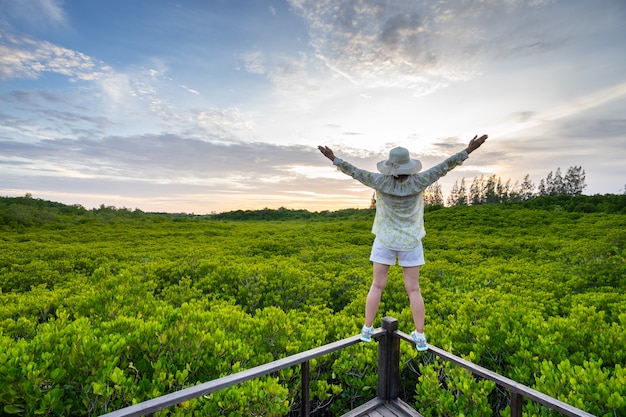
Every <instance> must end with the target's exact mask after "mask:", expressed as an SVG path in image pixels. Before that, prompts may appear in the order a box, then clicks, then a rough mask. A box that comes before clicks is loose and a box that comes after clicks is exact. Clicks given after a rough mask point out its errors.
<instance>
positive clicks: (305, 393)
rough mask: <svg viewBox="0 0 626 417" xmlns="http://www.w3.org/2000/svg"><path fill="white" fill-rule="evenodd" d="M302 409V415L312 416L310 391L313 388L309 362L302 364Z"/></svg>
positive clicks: (304, 416) (305, 416)
mask: <svg viewBox="0 0 626 417" xmlns="http://www.w3.org/2000/svg"><path fill="white" fill-rule="evenodd" d="M301 370H302V406H301V407H302V409H301V410H300V415H301V416H303V417H309V416H310V415H311V400H310V398H309V395H310V394H309V389H310V386H311V364H310V362H309V361H304V362H302V365H301Z"/></svg>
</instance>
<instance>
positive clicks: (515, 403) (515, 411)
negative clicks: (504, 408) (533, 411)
mask: <svg viewBox="0 0 626 417" xmlns="http://www.w3.org/2000/svg"><path fill="white" fill-rule="evenodd" d="M523 401H524V397H523V396H522V394H520V393H519V392H513V391H511V417H522V402H523Z"/></svg>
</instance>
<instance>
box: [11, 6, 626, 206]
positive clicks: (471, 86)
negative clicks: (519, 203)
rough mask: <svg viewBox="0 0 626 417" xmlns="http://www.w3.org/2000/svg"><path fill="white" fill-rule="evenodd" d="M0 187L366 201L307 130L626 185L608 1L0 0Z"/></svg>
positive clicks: (621, 34) (621, 16)
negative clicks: (576, 171) (479, 139)
mask: <svg viewBox="0 0 626 417" xmlns="http://www.w3.org/2000/svg"><path fill="white" fill-rule="evenodd" d="M0 9H2V11H1V13H0V195H7V196H21V195H24V194H26V193H31V194H32V195H33V196H34V197H36V198H43V199H49V200H53V201H60V202H63V203H67V204H81V205H83V206H85V207H87V208H91V207H97V206H99V205H101V204H104V205H107V206H111V205H112V206H116V207H127V208H131V209H133V208H139V209H141V210H144V211H168V212H187V213H198V214H203V213H210V212H216V211H218V212H219V211H227V210H235V209H257V208H263V207H270V208H278V207H287V208H306V209H309V210H327V209H329V210H334V209H341V208H346V207H361V208H363V207H367V206H368V205H369V201H370V198H371V194H372V193H371V191H370V190H368V189H366V188H365V187H363V186H361V185H360V184H358V183H356V182H355V181H354V180H352V179H350V178H348V177H346V176H345V175H343V174H340V173H338V172H337V171H336V170H335V169H334V167H333V166H332V165H331V164H330V163H329V161H328V160H326V159H325V158H324V157H323V156H322V155H321V154H320V153H319V152H318V151H317V149H316V146H317V145H318V144H324V145H328V146H330V147H332V148H333V149H334V150H335V153H336V154H337V155H338V156H340V157H342V158H344V159H346V160H349V161H351V162H353V163H354V164H355V165H357V166H359V167H362V168H365V169H370V170H375V164H376V162H377V161H379V160H382V159H385V157H386V155H387V152H388V150H389V149H390V148H391V147H393V146H405V147H407V148H409V149H410V150H411V152H412V155H413V157H415V158H418V159H420V160H421V161H422V163H423V165H424V166H425V167H426V168H428V167H429V166H432V165H434V164H436V163H437V162H439V161H441V160H442V159H443V158H445V157H447V156H448V155H450V154H452V153H454V152H457V151H459V150H461V149H463V148H464V147H465V145H466V144H467V142H468V141H469V139H470V138H471V137H472V136H474V135H475V134H482V133H487V134H489V136H490V139H489V140H488V141H487V143H486V144H485V145H484V147H483V148H481V149H480V150H478V151H477V152H476V153H474V154H472V156H471V158H470V159H468V160H467V161H466V162H465V163H464V164H463V166H462V167H459V168H457V169H456V170H455V171H453V172H451V173H450V174H448V175H447V176H446V177H444V178H443V179H442V180H441V181H440V183H441V185H442V188H443V190H444V193H447V192H448V191H449V190H450V188H451V186H452V184H453V183H454V182H455V181H458V180H460V179H461V178H463V177H464V178H466V181H468V182H471V179H473V178H474V177H476V176H480V175H486V176H488V175H496V176H498V177H500V178H501V179H502V180H504V181H506V180H508V179H511V180H512V182H515V181H519V182H522V180H523V179H524V177H525V176H526V175H527V174H528V175H530V178H531V180H533V182H535V184H536V185H538V183H539V181H540V180H541V179H542V178H545V177H546V176H547V174H548V172H550V171H555V170H556V169H557V168H559V167H560V168H561V170H562V171H563V172H565V171H566V170H567V168H568V167H570V166H582V167H583V169H584V170H585V172H586V183H587V188H586V190H585V193H586V194H598V193H600V194H604V193H622V192H623V191H624V186H625V185H626V163H624V161H625V160H626V112H625V110H626V46H624V45H626V25H624V24H623V22H624V21H626V2H624V1H623V0H596V1H588V0H545V1H544V0H535V1H526V0H508V1H502V0H485V1H474V2H472V1H468V2H459V1H456V0H442V1H437V2H434V1H423V0H422V1H419V0H417V1H415V0H412V1H408V0H405V1H400V0H353V1H336V0H332V1H331V0H288V1H278V0H276V1H264V0H248V1H243V0H223V1H221V0H212V1H200V0H197V1H185V0H180V1H166V0H163V1H148V0H143V1H140V0H133V1H128V0H124V1H119V0H107V1H104V0H101V1H97V0H91V1H84V0H66V1H60V0H21V1H19V2H18V1H9V0H0Z"/></svg>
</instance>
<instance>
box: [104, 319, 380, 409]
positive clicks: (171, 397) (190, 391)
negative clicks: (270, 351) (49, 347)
mask: <svg viewBox="0 0 626 417" xmlns="http://www.w3.org/2000/svg"><path fill="white" fill-rule="evenodd" d="M383 333H385V331H384V330H382V329H376V330H375V331H374V335H373V337H374V338H377V337H380V335H381V334H383ZM360 341H361V340H360V336H352V337H349V338H347V339H342V340H339V341H337V342H334V343H330V344H327V345H324V346H320V347H318V348H315V349H311V350H307V351H305V352H301V353H297V354H295V355H291V356H288V357H286V358H283V359H279V360H276V361H274V362H270V363H266V364H264V365H259V366H257V367H254V368H250V369H247V370H245V371H240V372H237V373H235V374H232V375H228V376H225V377H222V378H219V379H214V380H212V381H209V382H205V383H203V384H199V385H194V386H193V387H189V388H184V389H182V390H179V391H176V392H172V393H170V394H165V395H162V396H160V397H157V398H153V399H151V400H147V401H144V402H141V403H138V404H135V405H132V406H129V407H126V408H121V409H119V410H116V411H113V412H110V413H107V414H104V415H103V416H102V417H139V416H145V415H148V414H150V413H154V412H156V411H159V410H162V409H164V408H167V407H170V406H173V405H177V404H180V403H182V402H184V401H189V400H192V399H194V398H198V397H201V396H203V395H207V394H210V393H212V392H216V391H219V390H221V389H224V388H228V387H232V386H233V385H237V384H240V383H242V382H246V381H249V380H251V379H255V378H259V377H262V376H265V375H269V374H272V373H274V372H277V371H280V370H282V369H286V368H289V367H292V366H296V365H299V364H302V363H304V362H308V361H310V360H311V359H315V358H318V357H320V356H324V355H327V354H329V353H333V352H335V351H337V350H341V349H345V348H347V347H348V346H352V345H355V344H357V343H359V342H360ZM307 386H308V383H307Z"/></svg>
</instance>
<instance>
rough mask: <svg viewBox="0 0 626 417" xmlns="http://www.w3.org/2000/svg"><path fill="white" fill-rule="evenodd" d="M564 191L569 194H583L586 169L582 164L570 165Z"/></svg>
mask: <svg viewBox="0 0 626 417" xmlns="http://www.w3.org/2000/svg"><path fill="white" fill-rule="evenodd" d="M563 182H564V184H563V188H564V193H565V194H567V195H581V194H582V193H583V189H584V188H585V187H586V186H587V184H585V171H584V170H583V168H582V167H580V166H573V167H569V169H568V170H567V173H566V174H565V179H564V180H563Z"/></svg>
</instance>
